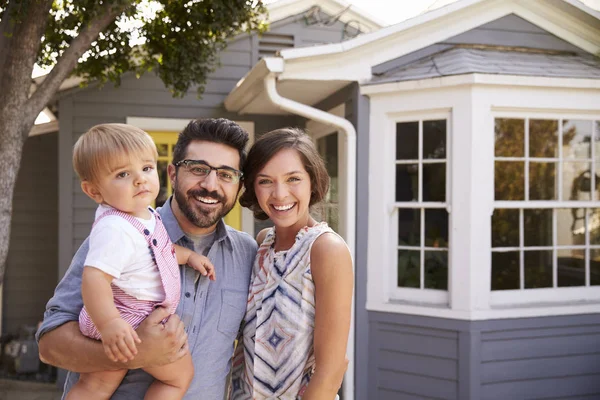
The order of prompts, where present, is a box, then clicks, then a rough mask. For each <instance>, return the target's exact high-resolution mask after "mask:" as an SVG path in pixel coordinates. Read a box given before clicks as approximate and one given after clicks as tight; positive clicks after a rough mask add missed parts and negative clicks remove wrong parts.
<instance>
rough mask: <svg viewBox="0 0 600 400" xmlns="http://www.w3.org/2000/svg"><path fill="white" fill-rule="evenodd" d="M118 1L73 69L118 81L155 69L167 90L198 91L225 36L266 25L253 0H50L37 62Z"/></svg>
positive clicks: (49, 59) (89, 77) (54, 56)
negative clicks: (115, 14)
mask: <svg viewBox="0 0 600 400" xmlns="http://www.w3.org/2000/svg"><path fill="white" fill-rule="evenodd" d="M2 1H3V0H0V5H1V4H2ZM4 1H6V0H4ZM124 4H128V5H129V6H128V7H127V8H126V11H125V12H124V13H123V14H122V15H121V16H120V17H119V18H117V20H116V21H114V22H113V23H111V24H110V25H109V27H108V28H107V29H106V30H105V31H104V32H102V34H101V35H100V37H99V38H98V39H97V40H96V41H94V42H93V43H92V46H91V47H90V48H89V49H88V50H87V51H86V52H85V53H84V54H83V55H82V57H81V58H80V62H79V64H78V65H77V67H76V68H75V70H74V72H73V73H74V74H75V75H77V76H80V77H83V78H85V79H86V81H88V82H90V81H99V82H101V83H105V82H108V81H111V82H114V83H115V84H117V85H118V84H119V83H120V78H121V76H122V75H123V74H124V73H126V72H129V71H132V72H134V73H135V74H136V76H141V75H142V74H143V73H145V72H148V71H154V72H155V73H156V74H157V75H158V76H159V77H160V78H161V79H162V80H163V82H164V83H165V85H166V86H167V87H168V88H169V89H170V90H171V92H172V93H173V95H174V96H184V95H185V94H186V92H187V91H188V90H189V89H190V88H191V87H192V86H197V91H198V94H199V95H200V94H202V92H203V90H204V84H205V83H206V79H207V76H208V75H209V74H210V72H212V71H213V70H214V69H215V68H216V66H217V65H218V60H217V52H218V51H219V50H221V49H223V48H224V47H225V46H226V44H227V40H228V39H230V38H232V37H235V36H236V35H238V34H241V33H243V32H251V31H258V32H263V31H264V30H265V29H266V22H265V21H264V15H265V14H266V10H265V8H264V6H263V5H262V2H261V1H258V0H255V1H252V0H190V1H185V0H184V1H180V0H134V1H131V0H130V1H124V0H101V1H97V0H55V1H54V3H53V6H52V11H51V13H50V15H49V16H48V18H49V23H48V28H47V29H46V32H45V34H44V37H43V38H42V46H41V51H40V54H39V57H38V64H39V65H41V66H52V65H54V64H55V63H56V61H57V60H58V58H59V57H60V55H61V54H62V53H63V52H64V50H65V49H67V48H68V46H69V45H70V43H71V42H72V40H73V38H74V37H76V36H77V34H78V33H79V32H80V31H81V29H82V28H83V27H84V26H85V25H86V24H88V23H89V22H90V21H92V20H93V19H94V18H95V17H97V16H98V15H99V13H101V11H102V10H103V9H105V8H106V7H117V6H122V5H124Z"/></svg>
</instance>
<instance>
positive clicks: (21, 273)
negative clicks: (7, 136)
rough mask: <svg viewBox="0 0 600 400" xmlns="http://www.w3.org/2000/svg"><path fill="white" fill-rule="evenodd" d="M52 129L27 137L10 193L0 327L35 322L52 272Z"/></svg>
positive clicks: (55, 225)
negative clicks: (0, 325) (48, 131)
mask: <svg viewBox="0 0 600 400" xmlns="http://www.w3.org/2000/svg"><path fill="white" fill-rule="evenodd" d="M57 149H58V134H57V133H49V134H45V135H40V136H33V137H30V138H29V139H27V141H26V142H25V147H24V149H23V158H22V162H21V169H20V170H19V175H18V177H17V184H16V187H15V192H14V199H13V215H12V223H11V235H10V248H9V252H8V259H7V261H6V275H5V281H4V289H3V304H2V331H3V332H2V333H18V332H19V329H20V327H21V326H23V325H26V326H33V327H35V326H36V324H37V323H38V321H40V320H41V319H42V315H43V312H44V309H45V306H46V302H47V301H48V299H49V298H50V297H51V296H52V293H53V291H54V286H55V284H56V281H57V275H58V268H57V263H58V212H57V209H58V153H57Z"/></svg>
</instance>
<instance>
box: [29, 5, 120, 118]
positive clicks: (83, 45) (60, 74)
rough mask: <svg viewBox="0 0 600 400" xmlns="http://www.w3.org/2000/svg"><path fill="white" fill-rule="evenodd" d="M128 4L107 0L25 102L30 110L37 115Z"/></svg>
mask: <svg viewBox="0 0 600 400" xmlns="http://www.w3.org/2000/svg"><path fill="white" fill-rule="evenodd" d="M130 5H131V3H125V2H124V3H123V4H122V5H119V6H113V5H111V4H108V2H107V5H106V6H105V7H104V10H103V12H102V13H101V14H100V15H99V16H98V17H97V18H95V19H93V20H92V21H91V22H90V24H89V25H87V26H86V27H85V28H83V29H82V30H81V31H80V32H79V35H77V37H76V38H74V39H73V41H72V42H71V44H70V45H69V48H68V49H66V50H65V52H64V53H63V54H62V56H61V57H60V58H59V60H58V62H57V63H56V65H55V66H54V67H53V68H52V70H51V71H50V73H49V74H48V75H47V76H46V78H45V79H44V81H43V82H42V83H41V84H40V86H39V87H38V88H37V90H36V91H35V92H34V93H33V94H32V96H31V98H30V99H29V100H28V102H27V107H28V108H29V109H30V110H32V111H35V113H36V115H37V113H39V112H41V111H42V110H43V109H44V107H45V106H46V104H48V102H49V101H50V99H51V98H52V96H53V95H54V94H55V93H56V92H57V91H58V89H59V87H60V85H61V83H62V82H63V81H64V80H65V79H66V78H67V77H68V76H69V74H70V73H71V72H72V71H73V69H74V68H75V66H76V65H77V61H78V60H79V58H80V57H81V56H82V55H83V53H85V52H86V51H87V50H88V49H89V47H90V45H91V44H92V42H93V41H94V40H96V39H97V38H98V35H99V34H100V32H102V31H103V30H104V29H106V27H107V26H108V25H110V24H111V23H112V22H113V21H114V20H115V19H116V18H117V17H118V16H119V15H121V14H122V13H123V11H125V9H126V8H127V7H129V6H130Z"/></svg>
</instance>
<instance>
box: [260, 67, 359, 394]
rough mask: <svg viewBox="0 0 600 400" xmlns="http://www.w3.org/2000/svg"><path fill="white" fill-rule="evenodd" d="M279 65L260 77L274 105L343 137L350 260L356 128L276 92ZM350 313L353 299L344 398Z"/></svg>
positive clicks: (348, 384) (350, 389) (350, 374)
mask: <svg viewBox="0 0 600 400" xmlns="http://www.w3.org/2000/svg"><path fill="white" fill-rule="evenodd" d="M278 66H279V68H277V70H276V71H273V70H272V69H271V72H270V73H269V74H268V75H267V76H266V77H265V78H264V87H265V91H266V93H267V97H268V98H269V100H270V101H271V103H273V104H274V105H275V106H277V107H279V108H280V109H282V110H285V111H288V112H290V113H293V114H296V115H300V116H302V117H305V118H308V119H311V120H313V121H317V122H321V123H323V124H326V125H329V126H333V127H335V128H338V129H339V132H341V133H342V134H343V135H344V137H345V141H344V144H345V146H344V148H345V150H346V157H345V158H346V165H345V174H346V176H345V178H346V182H345V184H346V193H345V195H346V196H345V198H346V201H345V204H343V203H342V204H340V206H342V207H340V208H342V215H340V219H341V220H343V221H346V226H345V229H344V232H342V237H343V238H344V239H345V240H346V243H347V244H348V247H349V248H350V255H351V256H352V259H353V260H354V259H355V257H354V255H355V247H356V246H355V241H356V239H355V234H356V130H355V129H354V125H352V124H351V123H350V121H348V120H347V119H345V118H341V117H338V116H336V115H333V114H330V113H328V112H325V111H322V110H319V109H317V108H314V107H310V106H307V105H306V104H302V103H298V102H297V101H294V100H290V99H287V98H284V97H282V96H281V95H280V94H279V93H278V92H277V83H276V79H277V76H278V75H279V74H280V73H281V72H283V63H280V64H279V65H278ZM352 268H353V272H354V276H355V277H356V273H355V270H356V267H355V265H354V262H353V263H352ZM355 279H356V278H355ZM354 315H355V303H354V302H352V311H351V319H350V333H349V335H348V349H347V357H348V359H349V363H348V369H347V370H346V374H345V377H344V385H343V388H342V393H343V398H344V400H354V347H355V343H354Z"/></svg>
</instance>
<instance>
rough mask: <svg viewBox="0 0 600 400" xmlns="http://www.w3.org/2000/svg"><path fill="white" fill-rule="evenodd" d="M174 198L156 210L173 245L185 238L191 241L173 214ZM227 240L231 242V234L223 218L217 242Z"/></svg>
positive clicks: (219, 224) (218, 228)
mask: <svg viewBox="0 0 600 400" xmlns="http://www.w3.org/2000/svg"><path fill="white" fill-rule="evenodd" d="M172 198H173V196H171V197H169V198H168V199H167V201H166V202H165V204H164V205H163V206H162V207H159V208H157V209H156V210H157V211H158V213H159V214H160V216H161V218H162V223H163V225H164V226H165V229H166V230H167V233H168V234H169V237H170V238H171V241H172V242H173V243H177V242H179V241H180V240H182V239H183V238H185V240H189V239H188V238H187V236H185V232H184V231H183V229H181V226H179V222H177V219H176V218H175V215H174V214H173V209H172V208H171V199H172ZM225 239H228V241H231V237H230V235H229V232H228V231H227V226H226V225H225V222H223V218H221V219H220V220H219V222H217V231H216V236H215V242H220V241H221V240H225Z"/></svg>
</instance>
